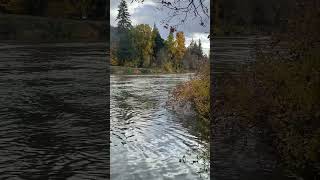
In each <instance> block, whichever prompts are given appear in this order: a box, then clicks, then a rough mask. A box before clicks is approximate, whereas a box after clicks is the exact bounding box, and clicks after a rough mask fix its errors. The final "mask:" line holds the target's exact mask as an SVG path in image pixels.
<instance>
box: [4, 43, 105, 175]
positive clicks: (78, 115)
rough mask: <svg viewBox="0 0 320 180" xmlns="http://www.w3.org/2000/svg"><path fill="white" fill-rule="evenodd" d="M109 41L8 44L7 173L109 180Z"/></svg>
mask: <svg viewBox="0 0 320 180" xmlns="http://www.w3.org/2000/svg"><path fill="white" fill-rule="evenodd" d="M105 50H106V46H105V45H104V44H99V43H90V44H81V43H73V44H70V43H69V44H15V43H1V44H0V86H1V88H0V102H1V103H0V179H105V178H106V177H107V174H108V169H109V167H108V165H109V156H108V143H109V142H108V135H107V133H106V130H107V123H108V121H107V115H108V114H107V112H106V102H107V101H106V94H107V92H106V89H107V87H106V64H107V63H106V53H105Z"/></svg>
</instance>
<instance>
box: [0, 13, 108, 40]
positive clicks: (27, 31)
mask: <svg viewBox="0 0 320 180" xmlns="http://www.w3.org/2000/svg"><path fill="white" fill-rule="evenodd" d="M0 26H1V29H0V40H16V41H25V42H97V41H99V42H102V41H104V42H105V41H106V40H107V23H106V22H104V21H89V20H72V19H63V18H48V17H37V16H26V15H13V14H0Z"/></svg>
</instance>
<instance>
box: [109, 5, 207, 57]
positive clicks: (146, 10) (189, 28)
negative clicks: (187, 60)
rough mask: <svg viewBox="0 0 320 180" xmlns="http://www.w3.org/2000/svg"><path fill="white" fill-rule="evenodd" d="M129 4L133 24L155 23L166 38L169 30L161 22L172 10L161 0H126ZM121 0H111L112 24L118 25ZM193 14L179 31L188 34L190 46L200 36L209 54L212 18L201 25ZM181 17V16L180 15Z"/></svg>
mask: <svg viewBox="0 0 320 180" xmlns="http://www.w3.org/2000/svg"><path fill="white" fill-rule="evenodd" d="M126 1H127V4H128V9H129V13H130V15H131V21H132V24H133V25H138V24H149V25H150V26H151V27H153V25H154V23H155V24H156V26H157V27H158V29H159V31H160V34H161V36H162V38H164V39H166V38H167V36H168V34H169V31H168V29H165V28H164V27H163V26H164V24H161V20H164V19H166V18H168V16H169V14H170V13H172V11H171V10H168V9H166V8H163V7H162V4H161V3H159V2H161V0H145V2H144V3H137V2H133V3H131V1H132V0H126ZM209 2H210V1H209V0H204V4H206V5H207V7H208V8H209V7H210V6H209ZM119 3H120V0H111V2H110V8H111V9H110V14H111V18H110V24H111V25H112V26H116V25H117V21H116V17H117V14H118V5H119ZM192 15H193V14H192V13H190V14H189V17H188V19H187V21H186V22H185V23H184V24H183V25H180V26H178V28H177V30H178V31H183V32H184V33H185V36H186V46H188V45H189V44H190V42H191V40H192V39H194V40H196V41H198V40H199V38H200V39H201V42H202V47H203V51H204V52H205V53H206V54H208V53H209V48H210V41H209V39H208V38H207V37H208V35H209V32H210V19H205V22H206V26H205V27H203V26H200V19H199V18H194V17H193V16H192ZM180 17H181V16H180ZM203 17H204V16H203ZM178 20H179V17H177V18H176V19H175V20H172V21H171V22H170V24H177V23H176V22H178Z"/></svg>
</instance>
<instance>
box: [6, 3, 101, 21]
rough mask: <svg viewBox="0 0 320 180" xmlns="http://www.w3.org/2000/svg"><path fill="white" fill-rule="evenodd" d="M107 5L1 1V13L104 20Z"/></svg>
mask: <svg viewBox="0 0 320 180" xmlns="http://www.w3.org/2000/svg"><path fill="white" fill-rule="evenodd" d="M106 5H107V1H105V0H65V1H61V0H0V13H6V14H20V15H32V16H43V17H62V18H70V19H94V20H102V19H105V18H106V15H107V13H106Z"/></svg>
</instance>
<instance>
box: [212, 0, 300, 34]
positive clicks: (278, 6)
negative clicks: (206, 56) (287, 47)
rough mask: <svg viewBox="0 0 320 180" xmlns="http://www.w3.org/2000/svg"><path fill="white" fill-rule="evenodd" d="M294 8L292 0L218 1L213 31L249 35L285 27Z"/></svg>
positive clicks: (215, 4) (215, 5)
mask: <svg viewBox="0 0 320 180" xmlns="http://www.w3.org/2000/svg"><path fill="white" fill-rule="evenodd" d="M292 9H294V3H293V1H291V0H269V1H264V0H241V1H239V0H216V1H214V4H213V11H214V13H213V19H214V24H215V25H214V26H213V29H214V33H215V34H217V35H237V34H238V35H243V34H248V35H249V34H253V33H260V34H261V33H271V32H274V31H275V30H284V29H285V27H286V24H287V20H288V19H287V17H288V15H289V13H290V11H292Z"/></svg>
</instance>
